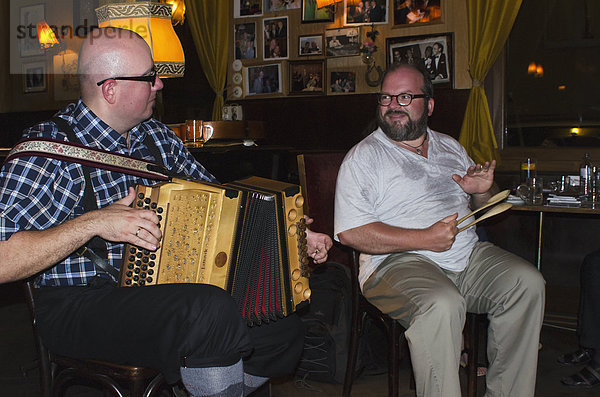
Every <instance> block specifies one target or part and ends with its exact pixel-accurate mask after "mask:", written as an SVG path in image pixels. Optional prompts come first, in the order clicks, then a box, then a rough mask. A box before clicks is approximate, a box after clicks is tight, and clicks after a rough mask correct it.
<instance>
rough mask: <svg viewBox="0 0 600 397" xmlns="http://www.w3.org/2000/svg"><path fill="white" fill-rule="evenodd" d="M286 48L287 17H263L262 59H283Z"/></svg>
mask: <svg viewBox="0 0 600 397" xmlns="http://www.w3.org/2000/svg"><path fill="white" fill-rule="evenodd" d="M288 48H289V40H288V17H287V16H285V17H276V18H265V19H263V59H265V60H267V59H269V60H271V59H285V58H287V57H288Z"/></svg>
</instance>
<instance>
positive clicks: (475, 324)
mask: <svg viewBox="0 0 600 397" xmlns="http://www.w3.org/2000/svg"><path fill="white" fill-rule="evenodd" d="M344 156H345V153H342V152H320V153H305V154H300V155H298V158H297V161H298V175H299V179H300V184H301V185H302V194H303V195H304V206H305V207H304V211H305V213H306V214H308V215H310V216H311V217H312V218H314V223H313V224H312V225H311V226H310V227H311V229H312V230H314V231H318V232H321V233H326V234H328V235H330V236H333V208H334V196H335V184H336V180H337V174H338V170H339V168H340V165H341V163H342V160H343V159H344ZM358 255H359V253H358V252H356V251H354V250H351V249H349V247H345V246H343V245H341V244H339V243H334V246H333V247H332V249H331V250H330V251H329V258H328V260H330V261H334V262H339V263H343V264H345V265H347V266H349V268H350V276H351V281H352V283H351V286H352V324H351V335H350V344H349V347H348V362H347V365H346V375H345V379H344V388H343V393H342V395H343V396H344V397H350V393H351V391H352V383H353V381H354V372H355V371H354V369H355V366H356V362H357V357H358V347H359V338H360V335H361V332H362V326H363V320H364V318H365V317H364V316H365V315H368V316H370V317H371V318H373V319H375V320H376V321H379V322H380V323H381V324H383V326H384V328H385V330H386V334H387V340H388V348H389V350H388V396H389V397H397V396H398V394H399V390H400V389H399V387H400V386H399V369H400V364H399V363H400V358H401V356H402V348H403V345H404V343H403V337H404V328H403V327H402V326H401V325H400V324H399V323H398V322H397V321H395V320H394V319H392V318H391V317H389V316H388V315H386V314H384V313H382V312H381V311H380V310H379V309H378V308H377V307H375V306H374V305H372V304H371V303H369V302H368V301H367V300H366V298H365V297H364V296H363V295H362V293H361V291H360V286H359V282H358ZM484 321H485V314H475V313H467V319H466V324H465V329H464V331H463V334H464V338H465V346H464V350H465V351H466V353H467V355H468V357H469V360H468V363H467V367H466V371H467V396H468V397H475V396H476V395H477V361H478V360H477V358H478V355H479V349H478V347H479V338H478V336H479V333H480V328H479V327H480V326H481V325H482V324H484V323H485V322H484ZM412 379H413V378H412V374H411V388H414V384H413V380H412Z"/></svg>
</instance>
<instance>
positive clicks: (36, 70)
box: [23, 61, 47, 93]
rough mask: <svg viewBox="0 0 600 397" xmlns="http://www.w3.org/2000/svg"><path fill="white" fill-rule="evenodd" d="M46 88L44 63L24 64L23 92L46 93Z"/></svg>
mask: <svg viewBox="0 0 600 397" xmlns="http://www.w3.org/2000/svg"><path fill="white" fill-rule="evenodd" d="M46 87H47V74H46V63H45V62H44V61H40V62H29V63H24V64H23V92H25V93H30V92H42V91H46Z"/></svg>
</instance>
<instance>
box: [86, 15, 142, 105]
mask: <svg viewBox="0 0 600 397" xmlns="http://www.w3.org/2000/svg"><path fill="white" fill-rule="evenodd" d="M139 55H142V56H143V55H146V56H147V57H149V58H150V59H151V57H152V56H151V52H150V48H149V47H148V44H146V42H145V41H144V39H143V38H142V37H141V36H140V35H138V34H137V33H135V32H133V31H131V30H127V29H121V28H115V27H105V28H99V29H95V30H93V31H92V32H90V34H89V35H88V36H87V37H86V38H85V39H84V41H83V44H82V45H81V50H80V51H79V61H78V68H77V74H78V76H79V83H80V85H81V97H82V99H83V100H84V101H86V102H89V101H92V100H93V98H94V95H95V94H97V93H98V89H97V88H98V87H97V85H96V83H97V82H98V81H100V80H103V79H106V78H109V77H114V76H118V75H123V74H126V73H127V72H128V71H130V70H131V68H132V67H133V66H134V65H135V64H136V63H138V62H139Z"/></svg>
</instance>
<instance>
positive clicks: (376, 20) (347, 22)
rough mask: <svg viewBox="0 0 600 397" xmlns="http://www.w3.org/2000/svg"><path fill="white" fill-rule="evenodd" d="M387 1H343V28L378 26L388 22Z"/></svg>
mask: <svg viewBox="0 0 600 397" xmlns="http://www.w3.org/2000/svg"><path fill="white" fill-rule="evenodd" d="M388 1H389V0H372V1H369V0H364V1H357V0H344V26H357V25H373V24H375V25H380V24H384V23H387V22H388V14H389V12H388V10H389V6H388Z"/></svg>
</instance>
